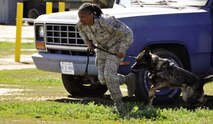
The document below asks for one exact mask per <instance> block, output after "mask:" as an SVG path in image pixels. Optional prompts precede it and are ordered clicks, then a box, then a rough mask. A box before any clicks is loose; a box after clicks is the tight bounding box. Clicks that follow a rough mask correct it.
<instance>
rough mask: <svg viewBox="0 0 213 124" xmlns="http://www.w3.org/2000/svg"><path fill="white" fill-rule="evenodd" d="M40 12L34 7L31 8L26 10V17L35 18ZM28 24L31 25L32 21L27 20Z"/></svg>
mask: <svg viewBox="0 0 213 124" xmlns="http://www.w3.org/2000/svg"><path fill="white" fill-rule="evenodd" d="M39 15H41V13H40V12H39V10H37V9H36V8H32V9H30V10H29V11H28V16H27V17H28V18H31V19H36V18H37V17H38V16H39ZM28 24H29V25H33V23H32V22H28Z"/></svg>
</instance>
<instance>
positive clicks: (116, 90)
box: [96, 51, 124, 102]
mask: <svg viewBox="0 0 213 124" xmlns="http://www.w3.org/2000/svg"><path fill="white" fill-rule="evenodd" d="M121 61H122V59H120V58H117V57H116V56H115V55H111V54H108V53H106V52H103V51H98V56H97V57H96V66H97V68H98V79H99V81H100V82H101V83H102V84H106V85H107V88H108V90H109V92H110V95H111V99H112V100H113V101H114V102H119V101H121V100H122V97H123V96H122V93H121V90H120V85H121V84H123V83H124V76H123V75H121V74H118V73H117V71H118V67H119V64H120V62H121Z"/></svg>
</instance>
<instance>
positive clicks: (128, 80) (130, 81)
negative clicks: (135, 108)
mask: <svg viewBox="0 0 213 124" xmlns="http://www.w3.org/2000/svg"><path fill="white" fill-rule="evenodd" d="M135 82H136V77H135V74H134V73H132V72H130V73H129V74H128V75H125V84H126V85H127V90H128V96H129V97H132V96H133V95H134V94H135Z"/></svg>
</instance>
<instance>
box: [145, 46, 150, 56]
mask: <svg viewBox="0 0 213 124" xmlns="http://www.w3.org/2000/svg"><path fill="white" fill-rule="evenodd" d="M149 53H150V49H149V48H148V47H145V55H149Z"/></svg>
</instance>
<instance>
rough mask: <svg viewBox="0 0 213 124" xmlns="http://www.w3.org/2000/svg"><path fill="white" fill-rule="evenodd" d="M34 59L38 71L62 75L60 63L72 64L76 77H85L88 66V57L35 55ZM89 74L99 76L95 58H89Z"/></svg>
mask: <svg viewBox="0 0 213 124" xmlns="http://www.w3.org/2000/svg"><path fill="white" fill-rule="evenodd" d="M32 59H33V62H34V63H35V65H36V67H37V68H38V69H40V70H44V71H49V72H57V73H62V71H61V66H60V62H72V63H73V67H74V75H84V74H85V69H86V64H87V56H72V55H62V54H49V53H35V54H33V55H32ZM88 74H89V75H97V74H98V72H97V68H96V66H95V57H89V65H88Z"/></svg>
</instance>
